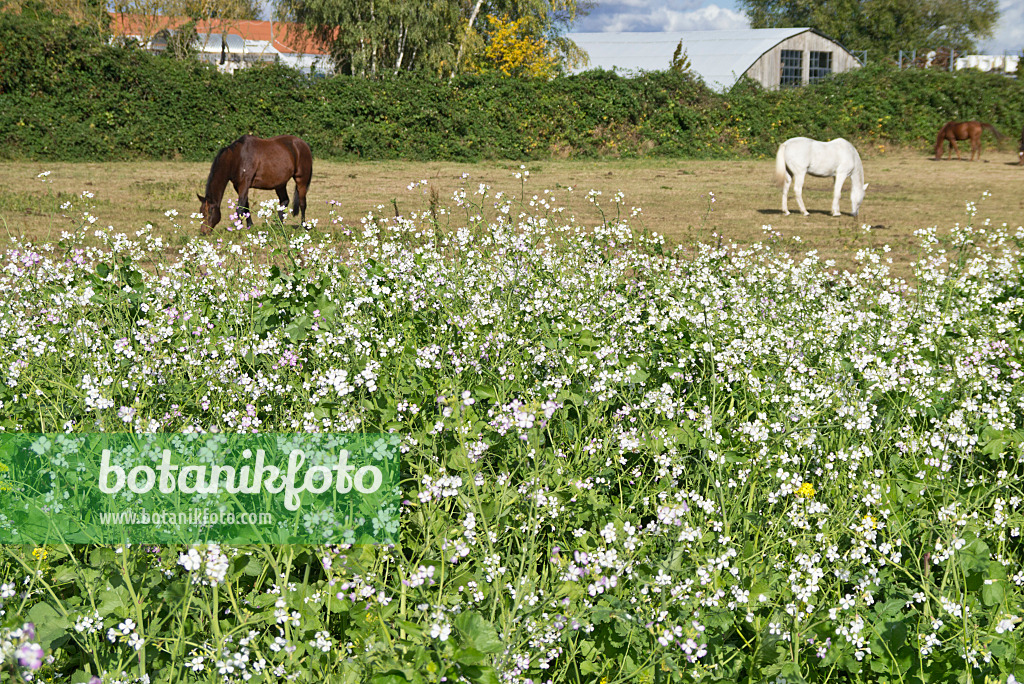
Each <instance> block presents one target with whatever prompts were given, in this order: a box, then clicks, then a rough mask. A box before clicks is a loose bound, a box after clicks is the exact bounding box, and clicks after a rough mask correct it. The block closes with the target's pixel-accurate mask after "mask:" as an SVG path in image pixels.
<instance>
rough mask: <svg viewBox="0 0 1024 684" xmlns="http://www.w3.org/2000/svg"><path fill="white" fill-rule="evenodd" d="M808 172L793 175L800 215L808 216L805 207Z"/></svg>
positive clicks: (794, 190) (798, 172)
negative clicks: (805, 184) (805, 180)
mask: <svg viewBox="0 0 1024 684" xmlns="http://www.w3.org/2000/svg"><path fill="white" fill-rule="evenodd" d="M806 173H807V172H806V171H795V172H794V173H793V192H794V194H796V205H797V206H798V207H800V213H801V214H803V215H804V216H807V215H808V211H807V207H805V206H804V178H805V177H806Z"/></svg>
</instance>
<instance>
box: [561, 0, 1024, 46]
mask: <svg viewBox="0 0 1024 684" xmlns="http://www.w3.org/2000/svg"><path fill="white" fill-rule="evenodd" d="M999 9H1000V19H999V25H998V26H997V27H996V30H995V35H994V36H993V37H992V38H991V39H990V40H987V41H985V42H984V43H983V44H982V45H981V48H982V49H981V52H982V53H984V54H1003V52H1008V53H1010V54H1014V55H1016V54H1020V51H1021V48H1024V0H1000V2H999ZM747 26H748V23H747V19H746V17H745V16H744V15H743V13H742V12H741V11H740V10H739V9H737V7H736V3H735V2H732V1H730V0H719V1H717V2H715V1H711V2H709V1H707V0H703V1H702V0H598V4H597V7H595V8H594V9H593V10H591V12H590V14H589V16H587V17H584V18H583V19H582V20H581V21H578V22H577V23H576V25H575V26H574V27H573V29H572V30H573V31H580V32H583V31H699V30H705V29H737V28H746V27H747Z"/></svg>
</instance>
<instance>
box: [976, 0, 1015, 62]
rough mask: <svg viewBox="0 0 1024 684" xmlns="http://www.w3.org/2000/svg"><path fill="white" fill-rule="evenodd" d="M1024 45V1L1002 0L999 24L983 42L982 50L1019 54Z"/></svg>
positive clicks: (998, 53)
mask: <svg viewBox="0 0 1024 684" xmlns="http://www.w3.org/2000/svg"><path fill="white" fill-rule="evenodd" d="M1022 47H1024V3H1022V2H1021V1H1020V0H1002V2H1000V3H999V24H998V25H997V26H996V30H995V33H994V34H993V36H992V37H991V38H990V39H988V40H986V41H985V42H983V43H981V45H980V46H979V48H980V52H981V53H982V54H986V55H1001V54H1003V53H1004V52H1007V53H1009V54H1011V55H1019V54H1020V51H1021V48H1022Z"/></svg>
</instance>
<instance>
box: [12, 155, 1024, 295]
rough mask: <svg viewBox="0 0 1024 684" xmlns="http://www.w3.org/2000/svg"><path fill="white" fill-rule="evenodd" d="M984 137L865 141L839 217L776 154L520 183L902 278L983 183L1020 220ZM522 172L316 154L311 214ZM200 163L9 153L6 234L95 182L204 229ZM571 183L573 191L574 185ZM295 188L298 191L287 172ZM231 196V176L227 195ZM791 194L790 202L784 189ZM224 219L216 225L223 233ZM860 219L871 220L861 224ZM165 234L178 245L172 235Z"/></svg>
mask: <svg viewBox="0 0 1024 684" xmlns="http://www.w3.org/2000/svg"><path fill="white" fill-rule="evenodd" d="M992 143H993V141H991V140H989V139H986V140H985V150H986V151H985V158H984V161H982V162H980V163H979V162H966V161H964V162H958V161H956V160H953V161H949V162H947V161H939V162H936V161H933V160H931V159H930V158H929V157H930V155H929V151H928V150H924V149H922V150H897V151H888V152H885V153H881V152H880V151H879V150H877V149H874V150H872V149H870V148H862V149H860V152H861V156H862V158H863V159H864V168H865V179H866V181H867V182H868V183H869V188H868V191H867V196H866V198H865V200H864V204H863V206H862V209H861V213H860V216H859V217H857V218H854V217H852V216H850V202H849V184H850V181H849V180H847V182H846V184H845V186H844V189H843V194H842V197H841V201H840V209H841V210H842V212H843V216H841V217H832V216H830V215H829V208H830V203H831V195H832V179H827V178H813V177H808V179H807V184H806V187H805V191H804V196H805V199H806V204H807V207H808V210H809V211H810V216H807V217H803V216H798V215H793V216H783V215H782V212H781V190H780V188H778V187H777V186H776V185H775V184H774V182H773V180H772V172H773V161H774V160H772V159H762V160H756V161H755V160H749V161H686V160H683V161H677V160H660V159H642V160H609V159H606V160H599V161H586V162H581V161H545V162H531V163H527V164H526V168H527V170H529V171H530V175H529V179H528V180H527V182H526V184H525V190H524V191H525V193H526V194H527V195H530V194H534V193H542V192H543V191H544V190H550V191H553V192H554V193H556V194H557V195H558V199H559V201H560V202H561V203H562V204H564V205H565V206H567V207H568V208H569V209H570V210H571V211H574V212H576V213H577V215H578V216H579V217H580V219H581V220H583V221H584V222H596V221H599V220H600V215H599V214H598V213H597V212H595V211H594V210H593V208H592V207H591V206H590V203H589V202H588V201H587V199H586V196H587V193H588V192H589V191H590V190H596V191H599V192H601V193H602V195H601V201H602V205H603V209H604V211H605V212H606V213H610V214H612V215H614V212H615V205H614V202H613V201H612V196H613V195H614V194H615V193H616V192H618V191H621V192H622V193H623V194H624V200H623V209H624V211H625V212H627V213H628V212H629V210H630V209H631V208H632V207H640V208H641V209H642V210H643V213H642V225H643V227H645V228H646V229H648V230H651V231H657V232H658V233H661V234H663V235H665V236H666V237H667V238H668V239H669V240H670V241H672V242H675V243H679V244H683V245H692V244H695V243H699V242H710V243H718V242H719V241H720V240H721V241H723V242H729V241H734V242H736V243H739V244H749V243H752V242H757V241H760V240H762V239H763V238H764V235H765V232H764V230H763V229H762V226H764V225H770V226H771V227H772V228H773V230H774V231H775V232H777V233H778V234H779V235H780V236H781V239H782V243H783V248H784V249H786V250H787V251H789V252H790V253H792V254H794V255H796V254H801V253H803V252H805V251H808V250H812V249H814V250H818V252H819V254H820V256H821V258H822V259H833V260H835V262H836V265H837V267H839V268H846V267H850V266H852V265H853V264H854V262H855V256H856V253H857V252H858V250H860V249H863V248H865V247H870V248H879V247H881V246H882V245H888V246H889V247H890V248H891V250H892V252H891V254H890V256H891V257H892V259H893V269H894V272H895V273H898V274H900V275H904V276H905V275H908V273H909V270H908V268H907V265H908V264H909V263H910V262H911V261H912V260H913V259H915V258H917V257H918V256H919V253H918V252H916V251H915V245H916V244H917V240H916V239H915V237H914V231H915V230H919V229H922V228H931V227H933V226H935V227H938V229H939V232H940V234H942V232H943V231H945V230H946V229H948V228H949V227H951V222H956V221H958V220H961V219H962V218H963V217H964V209H965V206H966V203H967V202H978V201H979V200H980V198H981V196H982V193H984V192H988V193H990V194H991V196H990V197H988V198H987V199H986V200H985V204H984V208H985V215H986V217H988V218H989V220H990V221H991V222H992V223H993V224H995V225H1000V224H1002V223H1006V224H1007V225H1009V226H1010V227H1016V226H1017V225H1020V224H1021V223H1022V222H1024V193H1022V192H1021V188H1022V186H1024V168H1021V167H1018V166H1017V165H1016V161H1017V159H1016V156H1015V153H1012V152H1011V151H1009V148H1010V147H1011V146H1010V145H1007V144H1004V145H1003V146H1002V147H1003V149H1002V150H1000V149H997V148H996V146H995V145H994V144H992ZM519 170H520V169H519V164H518V163H513V162H509V163H479V164H455V163H441V162H438V163H412V162H365V163H336V162H327V161H322V160H316V159H314V170H313V180H312V183H311V185H310V190H309V209H308V216H307V218H309V219H311V220H316V221H317V222H318V228H320V229H322V228H323V227H324V226H325V225H327V222H328V220H329V218H328V216H329V212H330V211H332V210H333V211H335V212H336V213H337V215H339V216H341V218H342V219H343V220H344V222H346V223H356V222H358V219H359V218H360V217H361V216H363V214H365V213H366V212H367V211H369V210H370V209H372V208H374V207H376V206H378V205H383V206H385V207H386V208H387V212H388V213H390V214H393V213H394V205H393V204H392V201H394V202H395V203H397V207H398V210H399V211H400V212H404V211H408V210H410V209H415V208H418V207H419V205H420V204H421V203H422V200H423V199H424V197H423V194H424V192H426V193H428V195H429V193H431V192H436V199H437V201H438V202H439V203H440V205H441V206H447V205H450V203H451V196H452V193H453V192H454V191H455V190H456V189H457V188H459V187H460V186H462V185H464V184H465V185H466V186H467V187H469V188H474V187H476V186H477V185H478V184H479V183H486V184H488V185H490V186H491V187H492V188H493V189H494V191H495V192H497V191H504V192H506V193H508V192H514V193H516V194H519V193H520V192H521V190H523V188H521V180H518V179H516V178H515V177H514V176H513V174H514V172H518V171H519ZM43 171H51V174H50V175H49V176H48V177H47V178H46V179H45V180H46V182H43V181H41V180H39V179H37V177H36V176H37V175H38V174H39V173H41V172H43ZM208 172H209V163H208V162H204V163H181V162H136V163H105V164H93V163H37V162H31V163H25V162H9V163H5V164H3V166H2V167H0V225H2V226H3V228H2V230H6V232H7V233H8V234H9V235H18V236H20V237H23V238H27V239H30V240H39V241H50V240H55V239H57V238H58V237H59V235H60V232H61V231H62V230H67V229H68V228H71V227H74V226H76V225H77V224H78V223H79V222H80V215H79V214H77V213H73V214H71V215H70V216H69V217H67V218H65V217H64V216H62V214H64V213H66V212H63V211H62V210H61V208H60V207H61V205H62V204H63V203H64V202H65V201H67V200H69V199H71V200H73V199H76V198H77V197H78V195H79V194H80V193H81V192H82V191H90V192H92V193H94V194H95V197H94V198H92V199H91V200H90V202H91V203H92V204H93V205H95V209H94V210H93V211H92V213H93V214H94V215H95V216H96V217H97V219H98V223H100V224H101V225H103V226H107V225H113V226H114V228H115V229H117V230H123V231H133V230H137V229H138V228H140V227H142V226H144V225H145V224H147V223H151V224H152V225H153V226H154V228H155V231H154V232H155V234H156V235H161V236H164V237H165V238H172V237H174V238H175V239H177V240H179V241H180V240H182V239H184V238H185V237H187V236H189V235H193V234H197V233H198V221H190V219H189V218H188V217H189V215H190V214H192V213H193V212H197V211H198V209H199V201H198V200H197V199H196V195H197V194H198V193H202V192H203V190H204V188H205V182H206V176H207V174H208ZM463 174H468V175H469V177H468V179H467V180H463V179H462V175H463ZM420 180H427V181H428V185H427V189H426V190H425V189H424V188H423V187H418V188H417V189H415V191H410V190H409V189H408V186H409V185H410V183H412V182H415V181H420ZM567 186H568V187H571V188H573V192H568V191H567ZM289 193H294V183H293V182H292V183H290V184H289ZM710 193H713V195H714V202H713V203H712V202H710ZM251 194H252V197H253V200H252V205H253V206H254V207H256V206H257V205H258V203H259V202H261V201H264V200H269V199H273V198H274V197H275V195H274V193H273V191H253V192H252V193H251ZM235 197H236V196H235V194H234V192H233V190H232V189H231V188H230V186H229V187H228V189H227V191H226V192H225V201H227V200H232V199H234V198H235ZM329 202H335V203H336V204H329ZM790 203H791V205H792V206H795V200H794V198H793V196H792V191H791V194H790ZM225 209H226V204H225ZM168 210H175V211H177V213H178V215H177V217H176V218H175V219H174V220H173V221H172V220H171V219H170V218H169V217H167V216H165V212H166V211H168ZM225 215H226V214H225ZM609 218H610V216H609ZM174 223H176V224H178V225H177V226H175V225H173V224H174ZM286 223H287V224H289V225H293V226H297V223H298V221H297V220H295V219H291V218H290V217H289V219H288V220H287V221H286ZM225 225H226V224H225ZM225 225H221V226H220V227H219V231H220V232H219V233H215V234H214V236H216V235H222V236H225V235H228V233H227V231H226V230H225ZM862 226H871V227H872V228H871V230H869V231H866V230H863V229H862ZM170 242H171V244H174V240H170Z"/></svg>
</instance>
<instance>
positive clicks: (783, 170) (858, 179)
mask: <svg viewBox="0 0 1024 684" xmlns="http://www.w3.org/2000/svg"><path fill="white" fill-rule="evenodd" d="M808 173H809V174H811V175H812V176H820V177H822V178H831V177H832V176H835V179H836V190H835V193H833V195H832V215H833V216H839V195H840V194H842V192H843V183H845V182H846V178H847V177H849V178H850V204H851V205H853V215H854V216H856V215H857V212H858V211H859V210H860V203H861V202H863V201H864V191H865V190H867V189H868V184H867V183H865V182H864V167H863V166H862V165H861V163H860V155H859V154H857V150H856V148H854V146H853V145H851V144H850V143H849V142H848V141H846V140H844V139H843V138H836V139H835V140H830V141H828V142H819V141H817V140H811V139H810V138H790V139H789V140H787V141H786V142H784V143H782V144H781V145H779V151H778V153H777V154H776V155H775V182H776V183H780V184H781V185H782V213H783V214H785V215H786V216H789V208H788V207H787V206H786V200H787V199H788V195H789V186H790V183H793V184H794V185H795V187H794V191H795V193H796V203H797V205H799V207H800V212H801V213H802V214H803V215H804V216H807V208H806V207H805V206H804V198H803V189H804V177H805V176H806V175H807V174H808Z"/></svg>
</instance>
